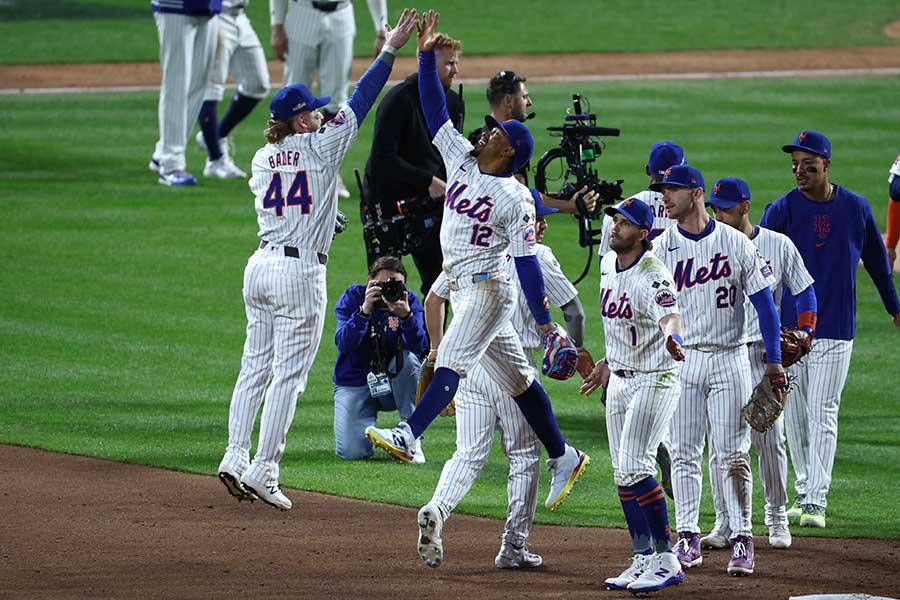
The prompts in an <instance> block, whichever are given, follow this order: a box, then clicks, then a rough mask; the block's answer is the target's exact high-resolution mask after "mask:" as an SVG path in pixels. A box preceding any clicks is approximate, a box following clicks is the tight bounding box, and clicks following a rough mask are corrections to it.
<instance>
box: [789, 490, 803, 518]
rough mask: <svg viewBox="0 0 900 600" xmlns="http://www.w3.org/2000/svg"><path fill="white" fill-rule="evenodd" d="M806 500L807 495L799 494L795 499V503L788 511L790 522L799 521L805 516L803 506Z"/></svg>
mask: <svg viewBox="0 0 900 600" xmlns="http://www.w3.org/2000/svg"><path fill="white" fill-rule="evenodd" d="M805 500H806V494H798V495H797V497H796V498H795V499H794V503H793V504H791V507H790V508H789V509H787V517H788V520H789V521H799V520H800V516H801V515H802V514H803V504H804V502H805Z"/></svg>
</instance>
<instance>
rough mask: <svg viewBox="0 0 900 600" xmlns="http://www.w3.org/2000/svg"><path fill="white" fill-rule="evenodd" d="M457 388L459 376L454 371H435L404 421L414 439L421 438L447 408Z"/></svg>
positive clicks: (442, 369) (441, 369)
mask: <svg viewBox="0 0 900 600" xmlns="http://www.w3.org/2000/svg"><path fill="white" fill-rule="evenodd" d="M457 387H459V374H458V373H457V372H456V371H454V370H453V369H448V368H447V367H440V368H438V369H435V371H434V377H433V378H432V379H431V383H430V384H428V389H427V390H425V393H424V394H422V398H421V399H420V400H419V405H418V406H417V407H416V410H414V411H413V414H411V415H409V418H408V419H407V420H406V424H407V425H409V428H410V429H411V430H412V433H413V436H414V437H419V436H421V435H422V432H423V431H425V430H426V429H428V426H429V425H431V422H432V421H434V420H435V419H436V418H437V416H438V415H439V414H440V412H441V411H442V410H444V409H445V408H447V405H448V404H450V401H451V400H453V396H455V395H456V388H457Z"/></svg>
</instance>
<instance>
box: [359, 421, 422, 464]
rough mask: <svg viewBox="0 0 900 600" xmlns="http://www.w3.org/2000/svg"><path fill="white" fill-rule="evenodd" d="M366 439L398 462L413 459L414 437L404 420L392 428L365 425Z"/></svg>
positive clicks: (403, 462) (406, 462)
mask: <svg viewBox="0 0 900 600" xmlns="http://www.w3.org/2000/svg"><path fill="white" fill-rule="evenodd" d="M366 439H368V440H369V441H370V442H372V445H373V446H375V447H376V448H381V449H382V450H384V451H385V452H387V453H388V454H390V455H391V456H392V457H393V459H394V460H395V461H397V462H398V463H402V464H409V463H411V462H413V459H415V438H413V435H412V431H411V430H410V428H409V425H407V424H406V423H405V422H404V423H400V424H399V425H397V426H396V427H394V428H393V429H379V428H378V427H371V426H370V427H366Z"/></svg>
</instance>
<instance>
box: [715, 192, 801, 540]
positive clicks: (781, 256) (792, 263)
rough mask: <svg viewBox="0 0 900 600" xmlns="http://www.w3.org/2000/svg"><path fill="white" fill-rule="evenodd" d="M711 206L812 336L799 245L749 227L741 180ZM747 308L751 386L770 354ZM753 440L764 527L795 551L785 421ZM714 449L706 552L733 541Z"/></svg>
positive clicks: (753, 435) (774, 292) (747, 202)
mask: <svg viewBox="0 0 900 600" xmlns="http://www.w3.org/2000/svg"><path fill="white" fill-rule="evenodd" d="M707 204H708V205H710V206H712V208H713V213H714V215H715V217H716V221H718V222H720V223H724V224H725V225H729V226H731V227H734V228H735V229H737V230H738V231H740V232H741V233H743V234H744V235H746V236H747V237H748V238H750V240H751V241H752V242H753V245H754V246H756V247H757V249H758V250H759V252H760V254H762V255H763V257H764V258H765V259H766V263H767V264H768V265H769V267H770V268H771V269H772V283H771V286H770V287H771V289H772V295H773V296H774V297H775V304H776V306H777V305H778V304H779V302H780V301H781V293H782V289H783V287H784V286H787V288H788V290H790V291H791V292H792V293H793V294H794V303H795V307H796V310H797V314H798V315H800V319H799V322H800V327H801V329H803V331H805V332H806V333H807V334H808V335H812V334H813V333H814V332H815V328H816V293H815V291H814V290H813V287H812V283H813V279H812V276H811V275H810V274H809V272H808V271H807V270H806V267H805V266H804V265H803V259H802V258H801V257H800V253H799V252H798V251H797V247H796V246H794V243H793V242H791V240H790V239H789V238H788V237H787V236H786V235H783V234H780V233H777V232H774V231H770V230H768V229H763V228H761V227H754V226H753V223H751V222H750V188H749V187H748V186H747V183H746V182H744V181H743V180H742V179H737V178H734V177H726V178H724V179H720V180H718V181H717V182H716V183H715V184H714V185H713V189H712V193H711V194H710V196H709V200H708V201H707ZM747 304H748V303H747V302H745V307H744V310H745V312H746V315H747V329H746V335H747V343H748V344H751V345H750V380H751V381H753V382H757V381H759V380H760V379H761V378H762V376H763V369H764V368H765V365H766V361H765V348H764V347H763V343H762V335H761V334H760V331H759V322H758V321H757V318H756V312H755V311H753V309H752V307H750V306H748V305H747ZM750 440H751V441H752V442H753V445H754V446H755V447H756V453H757V455H758V456H759V474H760V478H761V479H762V487H763V493H764V494H765V497H766V516H765V523H766V527H768V529H769V544H770V545H771V546H773V547H775V548H782V549H784V548H790V546H791V531H790V529H789V527H788V518H787V513H786V512H785V504H786V503H787V500H788V497H787V469H788V464H787V451H786V450H785V446H784V419H782V418H781V417H779V418H778V420H777V421H776V422H775V425H773V426H772V428H771V429H769V430H768V431H766V432H765V433H760V432H758V431H756V430H755V429H751V430H750ZM721 471H722V469H721V466H720V465H719V460H718V457H717V456H716V454H715V449H714V448H710V453H709V472H710V481H709V483H710V488H711V489H712V493H713V503H714V505H715V507H716V524H715V527H713V530H712V532H710V534H709V535H708V536H706V537H704V538H702V539H701V540H700V545H701V546H703V547H706V548H727V547H728V545H729V544H728V540H729V537H730V529H729V526H728V514H727V512H726V510H725V498H724V496H723V494H722V487H721V482H720V481H719V478H718V477H713V476H712V475H713V474H715V473H721Z"/></svg>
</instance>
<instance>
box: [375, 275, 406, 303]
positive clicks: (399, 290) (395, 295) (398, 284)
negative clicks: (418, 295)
mask: <svg viewBox="0 0 900 600" xmlns="http://www.w3.org/2000/svg"><path fill="white" fill-rule="evenodd" d="M378 285H379V286H381V297H382V298H384V299H385V300H386V301H388V302H396V301H397V300H400V299H401V298H402V297H403V292H405V291H406V284H404V283H403V282H402V281H396V280H394V279H391V280H389V281H382V282H380V283H379V284H378Z"/></svg>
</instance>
